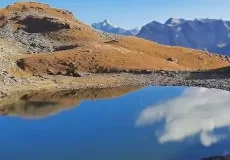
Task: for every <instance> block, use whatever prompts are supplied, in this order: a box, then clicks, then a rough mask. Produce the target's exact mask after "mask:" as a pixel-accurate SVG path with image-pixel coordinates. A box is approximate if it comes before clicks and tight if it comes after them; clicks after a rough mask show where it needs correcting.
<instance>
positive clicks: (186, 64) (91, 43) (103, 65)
mask: <svg viewBox="0 0 230 160" xmlns="http://www.w3.org/2000/svg"><path fill="white" fill-rule="evenodd" d="M18 11H19V12H22V11H23V12H30V13H32V11H36V12H40V13H42V14H45V15H46V16H47V15H48V16H49V17H55V18H57V19H59V21H60V22H65V23H68V24H69V25H70V26H71V28H70V29H61V30H56V31H52V32H49V33H46V35H45V36H47V37H49V38H51V39H53V40H56V41H59V42H61V43H63V44H75V45H77V46H79V47H78V48H75V49H71V50H65V51H59V52H54V53H40V54H37V55H30V56H25V57H22V62H23V67H24V69H25V71H28V72H30V73H34V74H46V73H48V72H49V71H51V70H52V71H53V72H63V71H65V70H66V69H68V68H69V66H68V64H69V63H72V64H74V68H75V69H76V70H77V71H82V72H101V71H113V70H129V69H134V70H135V69H149V70H198V69H215V68H221V67H225V66H229V65H230V63H229V60H228V59H227V58H225V57H220V56H216V55H212V54H209V53H206V52H202V51H198V50H191V49H185V48H181V47H169V46H163V45H159V44H156V43H153V42H150V41H147V40H143V39H139V38H135V37H122V38H120V39H119V40H116V41H108V39H106V38H105V37H103V36H101V35H100V34H99V33H97V32H94V31H93V30H92V29H91V28H90V27H89V26H87V25H85V24H83V23H81V22H80V21H78V20H76V19H75V18H74V17H73V15H72V14H70V13H68V12H66V11H64V10H60V9H53V8H50V7H49V5H45V4H40V3H34V2H23V3H16V4H14V5H11V6H8V7H7V8H5V9H1V10H0V15H1V14H2V15H4V16H5V17H6V18H5V20H3V21H6V20H8V19H7V16H8V15H10V14H12V13H16V12H18ZM14 23H15V22H14V21H12V25H14ZM168 58H171V59H174V60H175V62H170V61H168V60H167V59H168Z"/></svg>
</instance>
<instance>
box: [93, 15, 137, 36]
mask: <svg viewBox="0 0 230 160" xmlns="http://www.w3.org/2000/svg"><path fill="white" fill-rule="evenodd" d="M92 27H93V28H95V29H98V30H100V31H103V32H107V33H112V34H118V35H124V36H135V35H137V34H138V32H139V31H140V29H138V28H134V29H131V30H127V29H123V28H120V27H117V26H115V25H113V24H112V23H110V22H109V21H108V20H107V19H106V20H104V21H103V22H98V23H93V24H92Z"/></svg>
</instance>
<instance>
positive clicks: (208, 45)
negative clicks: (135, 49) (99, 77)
mask: <svg viewBox="0 0 230 160" xmlns="http://www.w3.org/2000/svg"><path fill="white" fill-rule="evenodd" d="M137 36H138V37H140V38H144V39H147V40H151V41H154V42H157V43H160V44H164V45H170V46H182V47H187V48H193V49H200V50H208V51H210V52H215V53H220V54H228V55H230V49H229V48H230V47H229V46H230V21H224V20H221V19H195V20H185V19H175V18H170V19H168V20H167V21H166V22H165V23H164V24H162V23H159V22H157V21H153V22H151V23H149V24H147V25H145V26H143V27H142V28H141V31H140V32H139V33H138V35H137ZM220 45H221V47H220Z"/></svg>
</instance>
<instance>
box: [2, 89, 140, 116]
mask: <svg viewBox="0 0 230 160" xmlns="http://www.w3.org/2000/svg"><path fill="white" fill-rule="evenodd" d="M136 89H138V88H134V87H126V88H125V87H122V88H108V89H80V90H72V91H56V92H40V93H31V94H26V95H23V96H21V97H20V98H19V100H16V101H15V102H13V103H11V104H8V105H5V106H3V107H1V108H3V109H2V110H1V113H2V114H4V115H17V116H22V117H31V118H32V117H34V118H36V117H37V118H39V117H46V116H49V115H52V114H56V113H58V112H60V111H63V110H67V109H70V108H73V107H75V106H77V105H79V104H80V102H81V101H82V100H94V99H107V98H114V97H119V96H122V95H124V94H126V93H129V92H131V91H134V90H136ZM10 100H11V99H10ZM8 101H9V100H8Z"/></svg>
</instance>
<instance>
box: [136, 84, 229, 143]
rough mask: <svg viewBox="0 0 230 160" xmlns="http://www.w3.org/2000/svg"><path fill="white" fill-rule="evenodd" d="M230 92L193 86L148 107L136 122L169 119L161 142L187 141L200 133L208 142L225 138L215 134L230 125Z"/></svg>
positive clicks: (149, 122)
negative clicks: (216, 130)
mask: <svg viewBox="0 0 230 160" xmlns="http://www.w3.org/2000/svg"><path fill="white" fill-rule="evenodd" d="M229 113H230V92H227V91H222V90H215V89H212V90H210V89H205V88H190V89H187V90H185V91H184V93H183V94H182V95H181V96H180V97H177V98H175V99H172V100H169V101H167V102H163V103H161V104H158V105H155V106H152V107H149V108H147V109H145V110H144V111H143V112H142V113H141V115H140V117H139V118H138V120H137V122H136V125H137V126H145V125H151V124H154V123H156V122H157V121H160V120H165V122H164V123H165V124H164V128H163V131H162V132H160V133H158V134H157V137H158V141H159V142H160V143H166V142H172V141H183V140H184V139H185V138H188V137H191V136H194V135H197V134H199V135H200V141H201V143H202V144H203V145H204V146H210V145H212V144H215V143H217V142H218V141H220V140H222V139H224V138H225V137H226V136H225V135H215V134H214V133H213V131H214V130H215V129H217V128H222V127H229V126H230V114H229Z"/></svg>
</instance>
